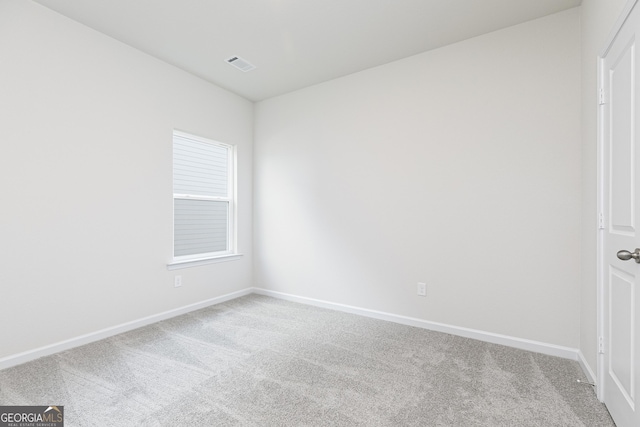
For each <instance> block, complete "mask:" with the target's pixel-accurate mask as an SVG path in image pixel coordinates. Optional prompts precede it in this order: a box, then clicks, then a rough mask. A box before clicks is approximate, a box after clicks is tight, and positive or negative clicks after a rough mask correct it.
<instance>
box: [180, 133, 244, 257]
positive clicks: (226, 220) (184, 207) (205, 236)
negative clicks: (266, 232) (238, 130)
mask: <svg viewBox="0 0 640 427" xmlns="http://www.w3.org/2000/svg"><path fill="white" fill-rule="evenodd" d="M232 172H233V147H232V146H230V145H227V144H222V143H219V142H216V141H212V140H208V139H204V138H200V137H197V136H193V135H188V134H185V133H182V132H178V131H174V135H173V206H174V220H173V230H174V232H173V239H174V240H173V241H174V245H173V256H174V259H176V260H188V259H200V258H206V257H213V256H217V255H222V254H228V253H231V252H232V251H233V242H232V236H233V233H232V232H231V231H232V225H233V224H232V222H233V221H232V220H233V204H234V201H233V199H232V195H233V173H232Z"/></svg>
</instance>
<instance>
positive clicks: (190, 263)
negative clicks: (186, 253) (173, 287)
mask: <svg viewBox="0 0 640 427" xmlns="http://www.w3.org/2000/svg"><path fill="white" fill-rule="evenodd" d="M240 258H242V254H228V255H219V256H215V257H210V258H198V259H190V260H185V261H174V262H172V263H171V264H167V270H179V269H181V268H189V267H198V266H201V265H207V264H216V263H218V262H227V261H237V260H239V259H240Z"/></svg>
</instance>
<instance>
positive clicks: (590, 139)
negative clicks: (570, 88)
mask: <svg viewBox="0 0 640 427" xmlns="http://www.w3.org/2000/svg"><path fill="white" fill-rule="evenodd" d="M626 2H627V0H582V6H581V7H580V20H581V40H582V65H581V75H582V121H581V124H582V247H581V250H582V252H581V253H582V263H581V266H582V268H581V288H580V290H581V305H580V319H581V320H580V350H581V351H582V354H584V356H585V358H586V361H587V363H588V364H589V366H590V367H591V369H592V371H593V372H596V362H597V360H596V357H597V335H598V328H597V305H596V304H597V282H596V262H597V258H596V257H597V248H596V245H597V235H596V233H597V231H596V230H597V226H598V222H597V221H598V220H597V218H598V208H597V191H596V188H597V170H598V169H597V154H598V153H597V124H598V123H597V118H598V116H597V114H598V99H597V87H598V86H597V59H598V55H599V54H600V51H601V50H602V48H604V43H606V39H607V36H608V35H609V33H610V31H611V30H612V29H613V25H614V24H615V22H616V20H617V19H618V16H619V15H620V13H621V11H622V9H623V7H624V5H625V4H626Z"/></svg>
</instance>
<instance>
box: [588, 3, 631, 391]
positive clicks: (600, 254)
mask: <svg viewBox="0 0 640 427" xmlns="http://www.w3.org/2000/svg"><path fill="white" fill-rule="evenodd" d="M638 1H640V0H628V1H627V3H626V4H625V5H624V8H623V9H622V12H621V13H620V16H619V17H618V20H617V21H616V23H615V24H614V26H613V28H612V30H611V32H610V33H609V36H608V37H607V39H606V42H605V44H604V48H603V49H602V50H601V51H600V53H599V54H598V77H597V88H596V90H597V92H596V93H597V100H598V119H597V126H598V137H597V138H598V142H597V144H598V154H597V169H598V172H597V173H598V175H597V185H598V188H597V192H598V196H597V208H598V212H597V224H598V226H597V262H596V275H597V296H596V301H597V309H596V310H597V333H598V336H597V351H598V357H597V367H596V370H597V373H596V377H597V378H596V395H597V397H598V400H600V401H601V402H603V401H604V398H605V393H606V390H604V376H605V366H604V349H605V346H604V343H605V342H608V338H609V337H608V336H607V331H606V330H605V328H604V315H605V307H604V300H605V298H604V296H605V295H604V292H605V274H606V271H605V270H606V269H605V256H604V236H605V228H606V223H607V221H608V218H606V216H605V212H606V206H604V201H605V200H607V199H608V196H609V194H608V192H609V189H608V187H607V185H606V184H608V180H606V177H605V173H604V171H605V164H604V159H605V156H604V150H605V138H604V129H603V128H604V126H603V124H604V117H603V110H604V109H603V108H602V104H603V103H604V102H605V101H607V99H606V96H607V94H605V93H604V78H605V72H604V58H605V56H607V54H608V53H609V50H610V49H611V47H612V45H613V42H614V41H615V39H616V37H617V36H618V33H619V32H620V30H621V29H622V26H623V25H624V23H625V22H626V21H627V19H628V17H629V15H630V14H631V10H632V9H633V8H634V6H636V3H638ZM639 7H640V6H639Z"/></svg>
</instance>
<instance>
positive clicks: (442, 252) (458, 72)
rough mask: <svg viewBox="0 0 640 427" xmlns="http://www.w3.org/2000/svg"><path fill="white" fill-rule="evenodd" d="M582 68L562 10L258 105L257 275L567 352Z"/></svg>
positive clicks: (573, 300)
mask: <svg viewBox="0 0 640 427" xmlns="http://www.w3.org/2000/svg"><path fill="white" fill-rule="evenodd" d="M579 76H580V38H579V10H578V9H572V10H568V11H565V12H561V13H558V14H555V15H551V16H548V17H545V18H542V19H539V20H535V21H531V22H528V23H525V24H521V25H518V26H515V27H511V28H508V29H505V30H501V31H498V32H494V33H491V34H487V35H484V36H481V37H477V38H474V39H471V40H467V41H464V42H461V43H457V44H455V45H451V46H448V47H444V48H442V49H438V50H435V51H430V52H426V53H423V54H420V55H416V56H413V57H410V58H406V59H404V60H401V61H397V62H393V63H390V64H387V65H384V66H381V67H377V68H373V69H370V70H367V71H364V72H360V73H357V74H353V75H350V76H347V77H344V78H340V79H337V80H333V81H330V82H327V83H323V84H320V85H316V86H313V87H309V88H306V89H303V90H300V91H297V92H293V93H290V94H287V95H283V96H280V97H276V98H272V99H269V100H266V101H262V102H260V103H258V104H257V105H256V109H255V115H256V119H255V140H254V144H255V145H254V209H255V212H256V215H255V216H254V254H255V261H254V283H255V285H256V286H258V287H262V288H266V289H269V290H273V291H278V292H284V293H290V294H296V295H299V296H304V297H309V298H316V299H320V300H327V301H331V302H336V303H342V304H348V305H352V306H357V307H362V308H367V309H373V310H379V311H384V312H389V313H394V314H398V315H404V316H410V317H415V318H419V319H425V320H430V321H435V322H442V323H446V324H450V325H454V326H460V327H468V328H473V329H478V330H483V331H487V332H493V333H499V334H505V335H509V336H513V337H519V338H525V339H531V340H536V341H541V342H545V343H550V344H556V345H562V346H568V347H573V348H577V347H578V346H579V307H580V304H579V297H580V293H579V274H580V259H579V257H578V256H575V254H578V253H579V250H580V234H579V233H580V224H579V218H580V172H581V171H580V78H579ZM419 281H426V282H427V283H428V296H427V297H426V298H421V297H418V296H416V283H417V282H419Z"/></svg>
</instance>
